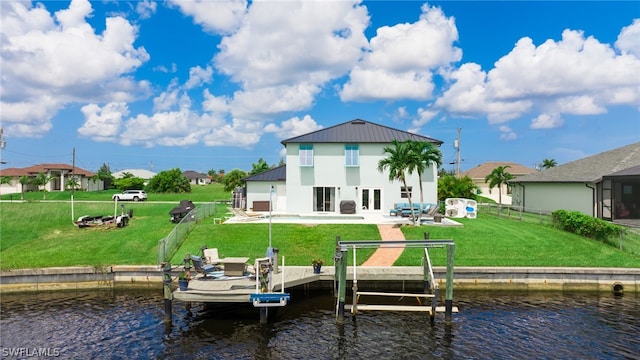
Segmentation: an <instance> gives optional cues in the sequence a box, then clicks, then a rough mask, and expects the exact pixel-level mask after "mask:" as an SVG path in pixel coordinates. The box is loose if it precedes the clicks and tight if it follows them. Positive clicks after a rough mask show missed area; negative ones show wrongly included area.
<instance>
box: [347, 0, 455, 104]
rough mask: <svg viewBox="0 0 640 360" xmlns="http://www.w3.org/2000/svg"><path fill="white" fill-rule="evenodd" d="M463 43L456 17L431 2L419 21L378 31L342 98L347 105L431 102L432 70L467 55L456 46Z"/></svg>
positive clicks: (384, 27)
mask: <svg viewBox="0 0 640 360" xmlns="http://www.w3.org/2000/svg"><path fill="white" fill-rule="evenodd" d="M457 40H458V30H457V28H456V26H455V21H454V19H453V18H451V17H449V18H447V17H446V16H445V15H444V14H443V12H442V10H441V9H440V8H437V7H430V6H429V5H427V4H425V5H423V6H422V15H421V16H420V19H419V20H418V21H417V22H415V23H412V24H406V23H405V24H397V25H395V26H383V27H380V28H378V30H377V33H376V36H375V37H373V38H372V39H371V44H370V51H369V52H368V53H367V54H365V56H364V57H363V60H362V61H361V62H360V63H359V64H358V65H357V66H355V67H354V68H353V69H352V71H351V74H350V78H349V81H348V82H347V83H346V84H345V85H344V87H343V89H342V92H341V93H340V97H341V99H342V100H343V101H363V100H374V99H406V98H409V99H429V98H431V96H432V92H433V89H434V84H433V82H432V73H431V72H432V71H433V70H437V69H438V68H440V67H446V66H449V65H450V64H451V63H452V62H456V61H459V60H460V59H461V57H462V51H461V50H460V49H459V48H456V47H454V46H453V43H454V42H455V41H457Z"/></svg>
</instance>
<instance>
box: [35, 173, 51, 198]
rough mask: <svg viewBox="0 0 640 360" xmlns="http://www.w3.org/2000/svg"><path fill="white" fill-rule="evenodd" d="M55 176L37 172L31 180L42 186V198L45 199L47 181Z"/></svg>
mask: <svg viewBox="0 0 640 360" xmlns="http://www.w3.org/2000/svg"><path fill="white" fill-rule="evenodd" d="M54 178H55V176H51V175H47V174H46V173H44V172H39V173H38V175H36V177H35V179H34V180H33V183H34V184H35V185H36V186H37V187H38V188H39V187H40V186H42V200H47V189H46V187H47V184H48V183H49V181H51V180H53V179H54Z"/></svg>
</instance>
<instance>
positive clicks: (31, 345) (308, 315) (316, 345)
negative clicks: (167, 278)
mask: <svg viewBox="0 0 640 360" xmlns="http://www.w3.org/2000/svg"><path fill="white" fill-rule="evenodd" d="M403 301H404V302H411V301H415V299H404V300H403ZM0 303H1V312H0V336H1V344H0V358H29V359H31V358H51V357H58V358H61V359H264V360H268V359H367V358H373V357H376V358H384V359H518V360H519V359H638V356H640V297H639V296H638V295H636V294H632V293H627V294H625V295H624V296H622V297H616V296H614V295H613V294H609V293H601V294H598V293H533V294H532V293H528V294H527V293H523V294H517V293H516V294H514V293H507V292H497V293H487V292H456V293H455V294H454V305H455V306H457V307H458V308H459V309H460V312H459V313H457V314H453V322H452V324H451V325H450V326H445V324H444V316H443V315H441V314H439V315H438V316H437V317H436V321H435V324H434V325H431V324H430V322H429V319H428V316H427V315H425V314H424V313H409V312H395V313H391V312H368V313H360V314H358V315H357V316H356V317H355V318H354V317H353V316H351V314H348V313H347V314H346V320H345V323H344V324H343V325H338V324H337V323H336V321H335V310H334V308H335V303H334V301H333V298H332V296H331V295H330V294H327V293H324V292H323V293H302V292H301V293H295V292H294V293H292V302H291V303H290V304H289V305H288V306H287V307H286V308H284V309H281V310H280V311H278V312H277V313H276V314H274V313H273V312H272V313H271V315H272V318H271V319H270V322H269V323H268V324H264V325H263V324H260V323H259V315H258V312H257V310H255V309H253V308H251V307H249V306H246V307H245V306H238V305H225V306H204V305H201V304H194V305H193V306H192V307H191V309H190V310H187V309H186V307H185V304H184V303H180V302H174V304H173V325H172V326H170V327H168V326H165V324H164V322H163V318H164V312H163V311H164V307H163V299H162V294H161V292H160V291H152V292H150V291H138V290H110V291H86V292H55V293H36V294H31V293H29V294H19V295H18V294H4V295H2V298H1V302H0Z"/></svg>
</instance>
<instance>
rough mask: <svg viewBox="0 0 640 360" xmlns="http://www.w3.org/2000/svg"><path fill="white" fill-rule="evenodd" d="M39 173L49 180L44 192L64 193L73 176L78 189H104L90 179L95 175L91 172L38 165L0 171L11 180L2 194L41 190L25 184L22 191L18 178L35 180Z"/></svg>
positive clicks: (67, 166)
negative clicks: (23, 177)
mask: <svg viewBox="0 0 640 360" xmlns="http://www.w3.org/2000/svg"><path fill="white" fill-rule="evenodd" d="M39 173H45V174H46V175H47V176H49V177H50V178H51V180H50V181H49V182H48V183H47V184H46V185H45V186H44V189H45V190H46V191H64V190H65V185H66V183H67V181H68V180H69V179H71V178H72V177H73V176H75V177H76V179H77V181H78V189H81V190H84V191H96V190H102V189H103V187H104V184H103V182H102V180H98V179H92V177H93V176H94V175H95V174H94V173H92V172H91V171H88V170H84V169H81V168H79V167H75V168H74V167H73V166H71V165H67V164H38V165H33V166H29V167H25V168H7V169H2V170H0V176H10V177H11V178H12V179H11V184H8V185H7V184H3V185H2V190H1V192H2V194H11V193H21V192H22V191H23V190H24V191H25V192H26V191H38V190H41V188H38V187H37V186H35V185H32V184H27V185H25V187H24V189H22V184H20V178H21V177H22V176H27V177H31V178H35V177H36V176H38V174H39Z"/></svg>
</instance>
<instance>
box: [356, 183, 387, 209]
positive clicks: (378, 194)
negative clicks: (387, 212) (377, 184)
mask: <svg viewBox="0 0 640 360" xmlns="http://www.w3.org/2000/svg"><path fill="white" fill-rule="evenodd" d="M360 195H361V196H360V206H361V211H363V212H380V210H382V189H377V188H363V189H362V192H361V193H360Z"/></svg>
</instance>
